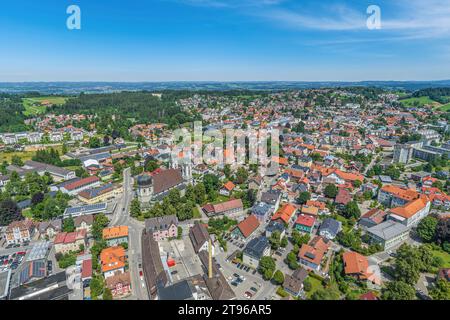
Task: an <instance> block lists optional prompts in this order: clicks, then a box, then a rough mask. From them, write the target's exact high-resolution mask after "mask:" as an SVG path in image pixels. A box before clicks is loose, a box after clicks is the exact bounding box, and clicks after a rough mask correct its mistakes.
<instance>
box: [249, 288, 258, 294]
mask: <svg viewBox="0 0 450 320" xmlns="http://www.w3.org/2000/svg"><path fill="white" fill-rule="evenodd" d="M250 291H253V292H254V293H256V292H258V289H256V288H255V287H250Z"/></svg>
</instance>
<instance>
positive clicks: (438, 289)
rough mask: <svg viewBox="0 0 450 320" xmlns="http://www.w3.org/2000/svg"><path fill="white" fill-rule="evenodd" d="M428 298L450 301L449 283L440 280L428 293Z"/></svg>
mask: <svg viewBox="0 0 450 320" xmlns="http://www.w3.org/2000/svg"><path fill="white" fill-rule="evenodd" d="M430 296H431V297H432V298H433V299H434V300H450V282H449V281H447V280H445V279H440V280H438V281H437V282H436V284H435V286H434V288H433V289H432V290H431V291H430Z"/></svg>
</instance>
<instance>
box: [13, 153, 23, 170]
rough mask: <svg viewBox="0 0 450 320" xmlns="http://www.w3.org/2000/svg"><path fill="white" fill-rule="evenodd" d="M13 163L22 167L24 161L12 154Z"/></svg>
mask: <svg viewBox="0 0 450 320" xmlns="http://www.w3.org/2000/svg"><path fill="white" fill-rule="evenodd" d="M11 164H12V165H14V166H18V167H22V166H23V161H22V159H21V158H20V157H19V156H16V155H14V156H12V158H11Z"/></svg>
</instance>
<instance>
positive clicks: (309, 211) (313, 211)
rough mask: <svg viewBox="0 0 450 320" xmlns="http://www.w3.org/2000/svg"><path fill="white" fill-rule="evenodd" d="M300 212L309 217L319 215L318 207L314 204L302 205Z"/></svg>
mask: <svg viewBox="0 0 450 320" xmlns="http://www.w3.org/2000/svg"><path fill="white" fill-rule="evenodd" d="M301 214H305V215H308V216H311V217H317V216H318V215H319V208H317V207H315V206H308V205H303V206H302V210H301Z"/></svg>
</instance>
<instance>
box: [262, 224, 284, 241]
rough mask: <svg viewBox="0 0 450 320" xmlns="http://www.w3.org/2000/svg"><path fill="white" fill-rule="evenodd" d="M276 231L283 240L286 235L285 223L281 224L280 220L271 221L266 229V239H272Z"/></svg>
mask: <svg viewBox="0 0 450 320" xmlns="http://www.w3.org/2000/svg"><path fill="white" fill-rule="evenodd" d="M275 231H278V232H279V233H280V238H283V237H284V235H285V234H286V225H285V224H284V223H283V222H280V220H277V221H270V222H269V224H268V225H267V227H266V232H265V235H266V237H267V238H270V237H271V236H272V233H274V232H275Z"/></svg>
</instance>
